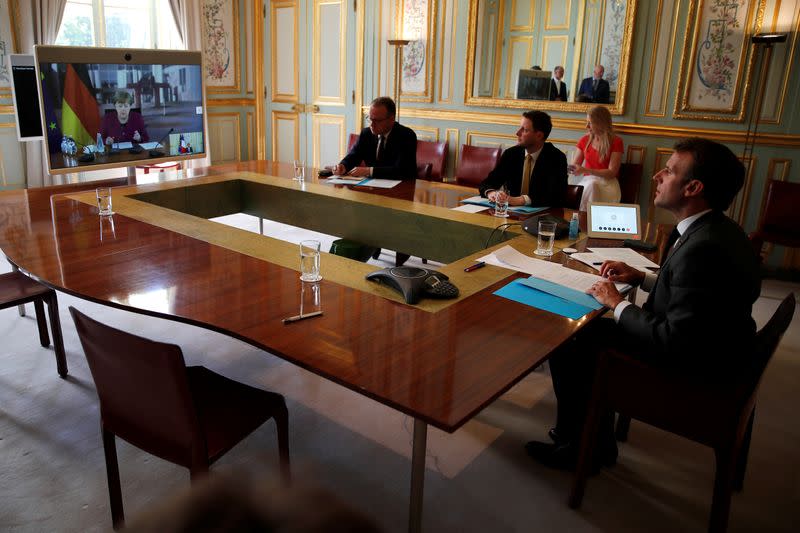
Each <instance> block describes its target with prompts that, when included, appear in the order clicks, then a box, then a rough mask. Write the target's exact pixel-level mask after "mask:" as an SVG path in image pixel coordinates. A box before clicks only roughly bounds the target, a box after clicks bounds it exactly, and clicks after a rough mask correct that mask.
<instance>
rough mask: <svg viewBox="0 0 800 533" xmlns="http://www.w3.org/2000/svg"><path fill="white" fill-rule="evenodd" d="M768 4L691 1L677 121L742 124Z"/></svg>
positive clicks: (735, 0)
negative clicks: (755, 38) (754, 43)
mask: <svg viewBox="0 0 800 533" xmlns="http://www.w3.org/2000/svg"><path fill="white" fill-rule="evenodd" d="M764 3H765V0H691V4H690V6H689V15H688V18H687V20H688V21H690V24H691V26H690V28H687V30H686V35H685V38H684V41H683V56H682V59H681V69H680V77H679V80H678V93H677V94H678V97H677V98H676V100H675V112H674V114H673V116H674V117H675V118H692V119H700V120H717V121H728V122H741V121H742V120H743V118H744V113H745V111H746V109H747V106H748V102H749V97H750V89H751V81H752V80H751V71H752V67H753V61H752V60H753V54H752V53H750V52H751V51H752V47H751V46H750V36H751V35H752V34H753V33H757V32H758V31H759V29H760V28H761V22H762V19H763V16H764Z"/></svg>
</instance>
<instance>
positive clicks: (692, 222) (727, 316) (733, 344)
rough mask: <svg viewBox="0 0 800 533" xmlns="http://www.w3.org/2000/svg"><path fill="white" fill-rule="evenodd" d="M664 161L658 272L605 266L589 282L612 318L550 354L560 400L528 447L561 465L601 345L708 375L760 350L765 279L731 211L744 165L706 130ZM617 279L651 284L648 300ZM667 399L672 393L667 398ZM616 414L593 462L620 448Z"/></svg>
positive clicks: (716, 377)
mask: <svg viewBox="0 0 800 533" xmlns="http://www.w3.org/2000/svg"><path fill="white" fill-rule="evenodd" d="M674 150H675V151H674V152H673V154H672V156H671V157H670V158H669V160H668V161H667V165H666V167H665V168H664V169H662V170H660V171H659V172H658V173H656V175H655V176H653V182H654V186H655V206H656V207H660V208H662V209H666V210H668V211H671V212H672V213H673V214H674V215H675V218H676V221H677V223H678V224H677V227H676V229H675V231H673V233H672V235H671V236H670V239H669V240H668V241H667V246H666V247H665V249H664V253H663V255H662V263H661V269H660V271H659V272H658V274H654V273H650V272H648V273H645V272H642V271H641V270H637V269H635V268H632V267H630V266H628V265H627V264H625V263H622V262H617V261H606V262H604V263H603V264H602V265H601V266H600V275H601V276H602V277H603V278H605V279H603V280H601V281H598V282H597V283H595V284H594V285H593V286H592V288H591V289H590V290H589V291H588V292H589V294H592V295H593V296H594V297H595V298H596V299H597V300H598V301H599V302H600V303H602V304H603V305H605V306H606V307H608V308H609V309H611V310H612V311H613V313H614V319H613V320H610V319H599V320H596V321H595V322H594V323H592V324H589V325H588V326H587V327H586V328H585V330H584V333H583V334H582V335H579V336H578V337H576V339H575V341H574V342H572V343H570V345H569V346H568V347H566V348H565V349H564V350H562V351H560V352H559V353H558V354H556V355H554V356H553V357H551V359H550V371H551V375H552V378H553V389H554V391H555V393H556V399H557V400H558V407H557V415H556V426H555V427H554V428H553V429H551V430H550V432H549V435H550V438H551V439H552V440H553V441H554V442H553V443H552V444H550V443H547V444H546V443H542V442H535V441H532V442H529V443H528V444H527V445H526V450H527V451H528V454H529V455H531V456H532V457H533V458H534V459H536V460H538V461H539V462H541V463H543V464H545V465H547V466H551V467H555V468H563V469H568V468H573V467H574V465H575V460H576V456H577V451H578V445H579V439H580V436H581V431H582V428H583V422H584V419H585V416H586V409H587V404H588V400H589V397H590V396H589V395H590V389H591V385H592V380H593V376H594V368H595V360H596V356H597V354H598V353H600V351H601V350H603V349H606V348H614V349H617V350H619V351H621V352H623V353H625V354H627V355H629V356H631V357H634V358H636V359H639V360H641V361H643V362H644V363H645V364H649V365H653V366H654V367H656V368H664V369H669V370H670V371H672V372H680V373H682V374H684V375H687V376H693V377H697V378H699V379H703V380H706V381H711V380H713V381H718V382H725V381H730V380H735V379H737V378H738V375H739V373H741V372H744V371H746V368H747V366H748V362H749V361H748V358H749V357H750V356H752V354H753V352H754V344H755V333H756V325H755V322H754V321H753V319H752V317H751V314H752V307H753V302H755V300H756V299H757V298H758V296H759V292H760V288H761V281H760V276H759V268H758V265H759V261H758V257H757V255H756V253H755V251H754V250H753V248H752V246H751V244H750V242H749V240H748V239H747V236H746V235H745V233H744V231H742V228H741V227H739V225H738V224H737V223H736V222H734V221H733V220H731V219H730V218H728V217H727V216H726V215H725V213H724V212H725V210H726V209H728V207H729V206H730V205H731V202H732V201H733V199H734V198H735V197H736V195H737V194H738V192H739V190H740V189H741V188H742V184H743V183H744V177H745V168H744V165H742V163H741V162H740V161H739V159H738V158H737V157H736V156H735V155H734V154H733V152H731V150H730V149H728V148H727V147H725V146H723V145H721V144H719V143H717V142H714V141H709V140H706V139H701V138H691V139H686V140H683V141H679V142H678V143H677V144H676V145H675V147H674ZM614 282H622V283H627V284H631V285H634V286H641V287H642V288H643V289H644V290H645V291H648V292H649V295H648V297H647V300H646V302H645V303H644V305H643V306H642V307H639V306H637V305H634V304H632V303H630V302H628V301H625V300H624V298H623V297H622V296H621V295H620V293H619V292H618V291H617V288H616V286H615V285H614ZM664 401H665V402H669V401H670V399H669V398H664ZM612 424H613V413H606V415H605V416H604V418H603V420H602V423H601V427H600V433H599V440H598V449H597V450H595V463H596V464H595V466H599V465H601V464H605V465H608V464H613V463H614V462H615V460H616V455H617V449H616V443H615V440H614V435H613V428H612Z"/></svg>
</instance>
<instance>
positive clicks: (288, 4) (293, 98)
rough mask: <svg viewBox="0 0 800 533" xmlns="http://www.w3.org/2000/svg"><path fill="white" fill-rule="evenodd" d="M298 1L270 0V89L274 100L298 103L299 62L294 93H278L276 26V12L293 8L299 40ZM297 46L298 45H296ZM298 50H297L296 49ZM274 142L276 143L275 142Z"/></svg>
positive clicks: (296, 34) (295, 66)
mask: <svg viewBox="0 0 800 533" xmlns="http://www.w3.org/2000/svg"><path fill="white" fill-rule="evenodd" d="M297 7H298V6H297V1H296V0H284V1H274V2H270V18H269V20H270V53H271V54H272V60H271V61H270V65H271V66H270V81H271V83H270V89H271V93H272V101H273V102H284V103H297V102H298V98H299V94H300V74H299V73H298V69H297V66H298V65H297V62H296V61H295V62H294V72H293V76H294V80H293V81H294V87H293V89H292V94H286V93H282V94H279V93H278V86H277V82H278V71H277V68H278V62H277V61H276V57H277V54H278V51H279V50H280V48H279V47H278V31H277V26H276V17H275V13H276V12H277V11H278V10H279V9H287V8H292V15H293V16H292V22H293V28H294V30H293V32H294V33H293V34H292V37H293V39H294V42H295V43H296V42H297V39H298V16H297ZM295 46H296V45H295ZM295 51H296V50H295ZM273 144H274V143H273Z"/></svg>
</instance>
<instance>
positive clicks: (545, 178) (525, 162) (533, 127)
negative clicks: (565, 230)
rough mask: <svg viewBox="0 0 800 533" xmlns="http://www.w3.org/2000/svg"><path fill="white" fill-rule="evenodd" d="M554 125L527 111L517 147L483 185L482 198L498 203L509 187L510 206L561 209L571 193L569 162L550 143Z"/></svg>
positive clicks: (543, 116)
mask: <svg viewBox="0 0 800 533" xmlns="http://www.w3.org/2000/svg"><path fill="white" fill-rule="evenodd" d="M552 129H553V123H552V122H551V121H550V115H548V114H547V113H545V112H543V111H526V112H524V113H523V114H522V120H521V121H520V125H519V129H518V130H517V140H518V143H517V145H516V146H513V147H511V148H509V149H507V150H506V151H505V152H503V155H501V156H500V162H499V163H498V164H497V166H496V167H495V168H494V170H492V171H491V172H489V175H488V176H487V177H486V179H484V180H483V182H481V184H480V186H479V190H480V193H481V196H485V197H487V198H489V199H490V200H491V201H495V196H496V195H497V193H498V190H499V189H500V188H501V187H503V186H505V188H506V190H507V192H508V195H509V198H508V205H510V206H517V205H532V206H548V207H558V206H561V205H563V202H564V196H565V195H566V191H567V158H566V156H565V155H564V153H563V152H562V151H561V150H559V149H558V148H556V147H555V146H553V145H552V144H551V143H549V142H545V141H546V140H547V137H548V135H550V130H552Z"/></svg>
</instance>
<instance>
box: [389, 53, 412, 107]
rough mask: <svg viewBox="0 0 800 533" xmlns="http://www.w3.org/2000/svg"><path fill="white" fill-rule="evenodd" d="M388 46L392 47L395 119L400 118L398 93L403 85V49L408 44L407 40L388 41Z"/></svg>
mask: <svg viewBox="0 0 800 533" xmlns="http://www.w3.org/2000/svg"><path fill="white" fill-rule="evenodd" d="M388 42H389V45H390V46H394V87H393V89H392V98H394V105H395V117H396V118H399V117H400V91H401V90H402V83H403V76H402V71H403V47H404V46H405V45H407V44H408V43H410V42H411V41H409V40H408V39H389V40H388Z"/></svg>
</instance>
